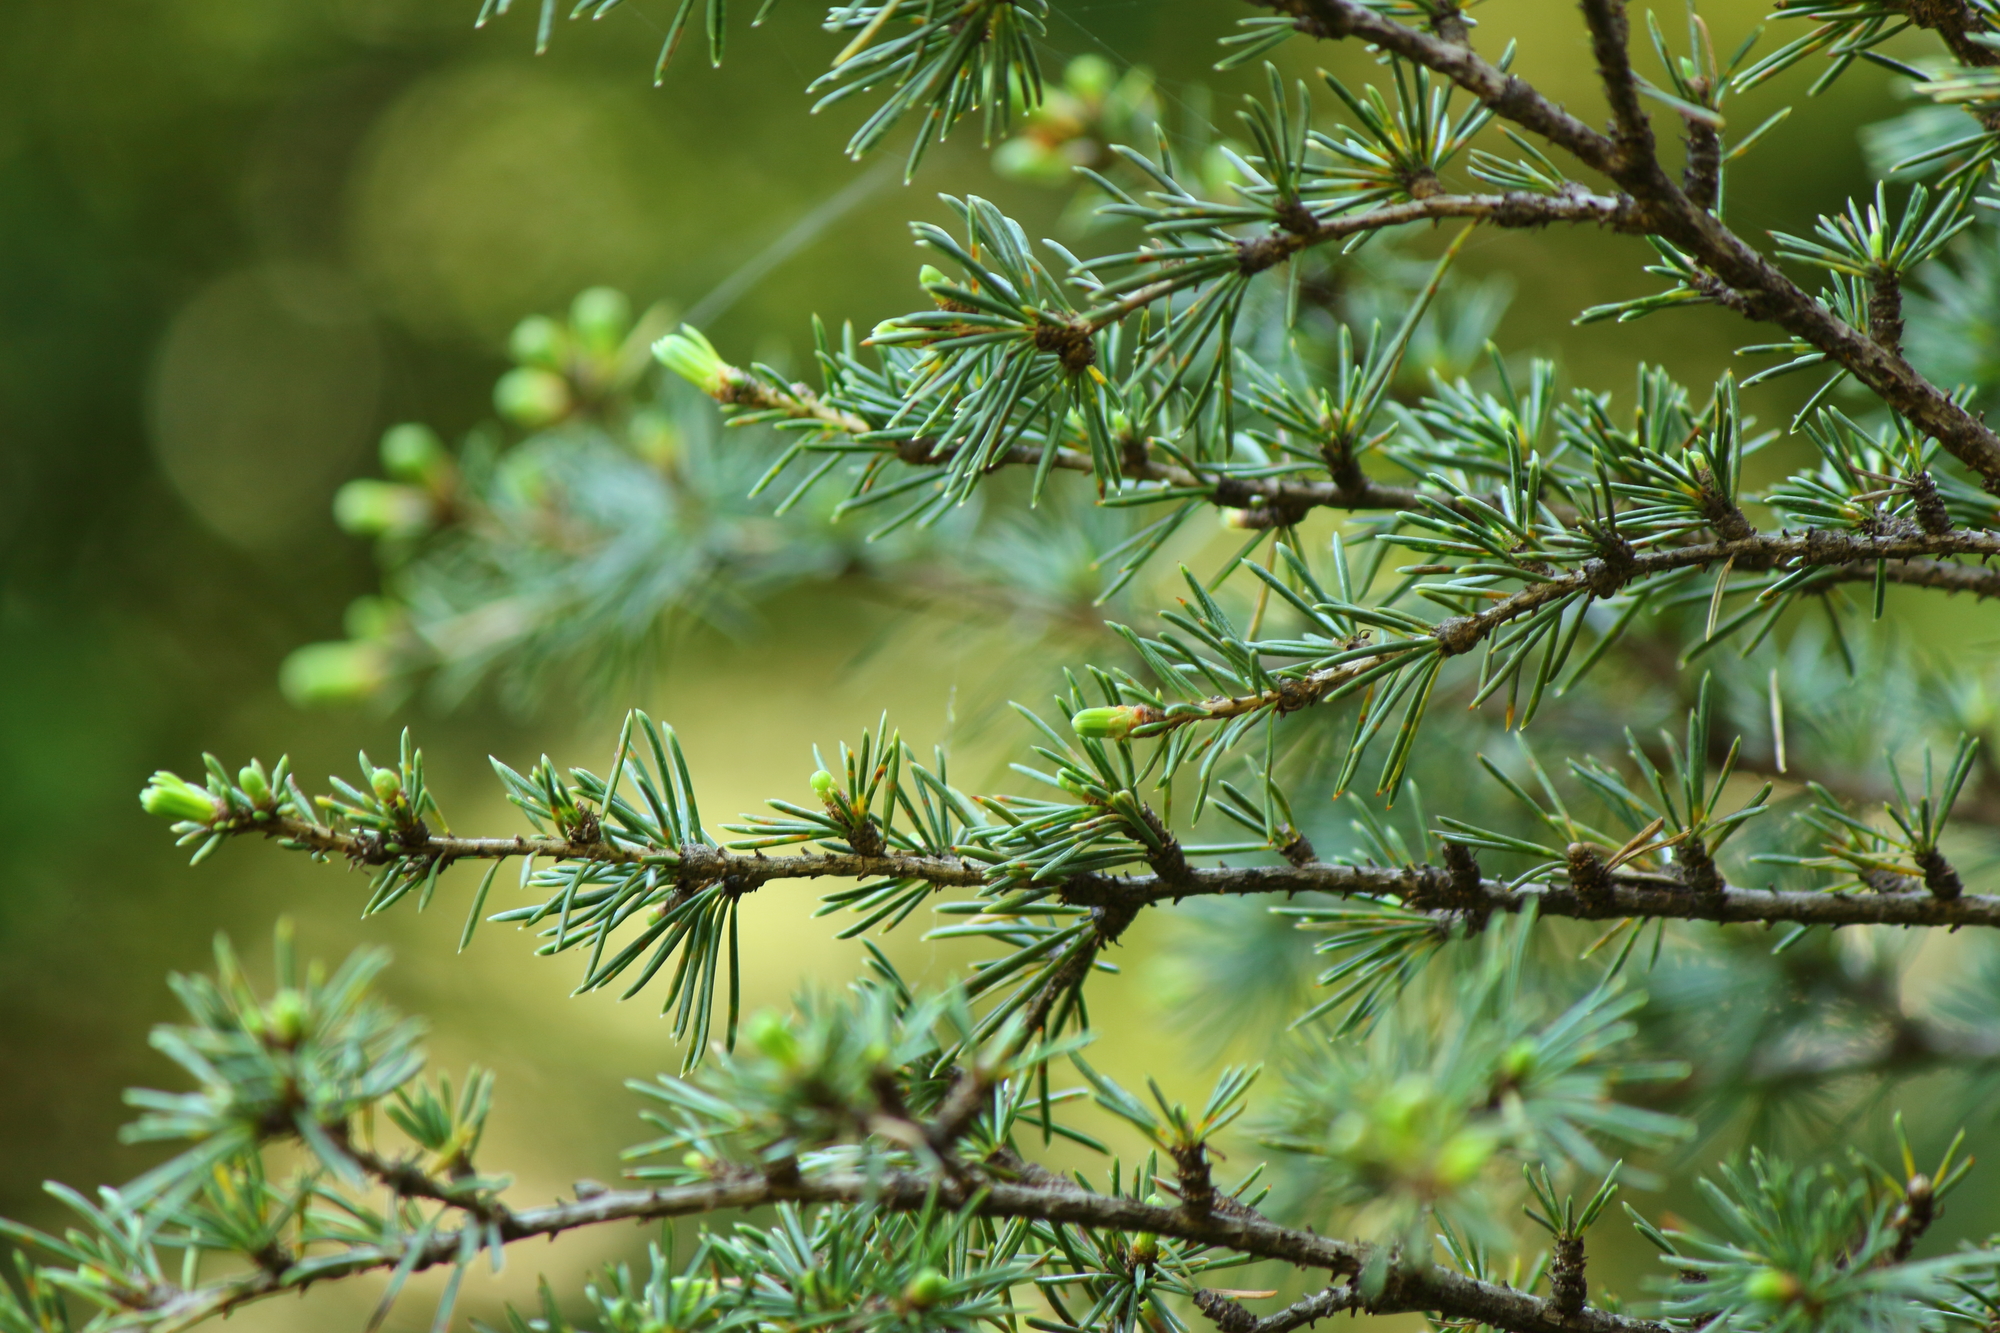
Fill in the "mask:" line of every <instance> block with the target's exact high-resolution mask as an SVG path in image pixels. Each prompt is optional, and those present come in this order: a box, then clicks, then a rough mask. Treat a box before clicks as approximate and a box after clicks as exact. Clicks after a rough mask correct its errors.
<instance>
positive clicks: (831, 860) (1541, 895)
mask: <svg viewBox="0 0 2000 1333" xmlns="http://www.w3.org/2000/svg"><path fill="white" fill-rule="evenodd" d="M232 831H233V832H245V833H247V832H265V833H268V834H269V835H270V836H273V837H282V838H285V839H287V840H289V841H294V842H297V843H299V844H300V845H301V846H308V847H312V848H313V849H315V850H319V851H323V852H328V853H337V854H340V855H343V856H348V857H351V858H352V859H354V860H356V861H357V862H359V863H361V864H386V863H387V862H388V861H390V860H393V859H397V858H399V857H410V856H419V857H421V856H425V855H436V856H438V857H440V858H451V859H466V860H473V859H494V858H501V857H512V856H522V855H528V854H530V852H531V850H532V849H539V850H538V851H535V852H534V854H536V855H540V856H547V857H558V858H560V859H562V860H566V861H582V862H590V861H600V862H603V863H607V864H621V865H629V864H632V863H634V862H635V861H638V860H644V859H652V860H656V861H658V860H662V859H663V858H666V857H671V856H674V855H675V853H673V852H671V851H670V850H667V849H654V850H652V851H649V852H639V851H636V850H634V849H632V848H627V847H617V846H613V845H611V844H608V843H592V844H578V843H570V842H558V841H556V840H553V839H531V838H437V839H434V840H433V841H432V842H430V843H426V844H421V845H419V846H417V847H413V848H399V847H397V846H396V845H394V844H386V845H385V844H383V843H382V842H380V841H379V840H377V839H374V838H371V837H368V836H365V835H363V836H357V835H354V834H351V833H347V832H343V831H336V830H332V829H328V828H325V827H316V826H307V825H304V824H302V823H300V822H299V821H292V820H284V821H277V820H274V821H272V822H271V824H269V825H264V826H246V827H245V828H242V829H240V830H232ZM678 855H679V857H680V858H681V859H680V861H679V865H680V867H681V873H682V874H683V875H684V876H685V877H686V878H685V880H684V881H683V882H684V883H687V884H704V883H726V884H728V885H730V886H731V887H732V888H733V889H735V890H736V891H737V892H750V891H753V890H755V889H757V888H759V887H761V886H762V885H764V884H768V883H772V882H775V881H779V880H789V879H816V878H829V877H831V878H843V879H878V878H879V879H895V880H909V881H914V882H922V883H928V884H932V885H935V886H938V887H941V888H942V887H984V886H987V885H989V884H991V883H992V882H993V881H992V879H991V877H990V874H989V872H988V871H986V870H985V869H984V868H982V867H980V866H979V865H977V864H976V863H972V862H965V861H959V860H956V859H953V858H945V857H935V856H916V855H911V854H908V853H904V852H898V851H890V852H885V853H884V854H882V855H880V856H867V857H864V856H856V855H843V854H840V853H824V854H811V853H808V854H803V855H796V856H768V857H767V856H764V855H761V854H754V855H745V854H742V853H736V852H728V851H721V850H716V849H709V848H695V847H685V848H683V849H682V850H681V851H680V853H678ZM1056 883H1057V885H1059V887H1060V895H1061V897H1062V899H1063V900H1064V901H1066V902H1069V903H1073V904H1077V905H1080V906H1087V907H1092V908H1098V909H1102V911H1103V913H1104V917H1103V919H1102V920H1101V921H1100V923H1099V927H1098V930H1097V932H1096V939H1095V943H1094V944H1093V945H1092V947H1091V948H1090V949H1089V950H1085V951H1081V952H1079V954H1078V955H1077V961H1076V964H1075V966H1074V967H1072V968H1070V969H1067V970H1065V971H1064V972H1062V973H1061V974H1060V976H1059V978H1052V983H1051V985H1050V986H1049V988H1048V992H1049V993H1048V996H1047V999H1046V1002H1039V1001H1038V1003H1042V1011H1043V1012H1046V1011H1047V1008H1048V1006H1049V1005H1053V1004H1054V1003H1055V1001H1056V999H1057V997H1059V995H1060V994H1061V993H1062V992H1063V991H1064V990H1066V989H1067V988H1068V987H1070V986H1073V985H1074V984H1075V983H1076V982H1077V981H1078V980H1080V979H1081V977H1082V976H1083V975H1085V974H1086V973H1087V972H1088V970H1089V965H1090V960H1091V959H1092V958H1093V957H1094V956H1095V951H1096V949H1098V948H1101V947H1102V946H1103V945H1104V944H1108V943H1111V942H1113V941H1115V940H1116V939H1117V938H1118V937H1119V935H1121V934H1122V933H1123V932H1124V929H1125V927H1126V926H1128V925H1130V923H1131V920H1132V916H1133V914H1135V913H1136V912H1137V911H1138V910H1140V909H1141V908H1144V907H1148V906H1152V905H1155V904H1159V903H1168V902H1179V901H1180V900H1182V899H1184V898H1195V897H1213V896H1242V895H1250V894H1297V893H1321V894H1327V895H1331V896H1335V897H1354V896H1370V897H1379V896H1394V897H1397V898H1400V899H1401V900H1402V901H1403V902H1404V904H1405V905H1406V906H1408V907H1410V908H1412V909H1413V910H1419V911H1432V912H1435V913H1436V914H1437V915H1438V916H1439V917H1440V919H1446V918H1449V917H1450V916H1452V915H1453V914H1456V913H1464V912H1471V913H1474V914H1479V915H1484V914H1488V913H1493V912H1518V911H1521V910H1523V909H1525V908H1526V907H1528V906H1529V905H1530V904H1533V905H1535V907H1536V908H1537V910H1538V911H1539V912H1540V913H1541V915H1543V916H1559V917H1576V918H1580V919H1583V920H1593V921H1594V920H1615V919H1618V918H1621V917H1628V916H1629V917H1645V918H1652V917H1665V918H1668V919H1673V920H1688V921H1712V922H1719V923H1730V922H1761V923H1765V924H1774V923H1777V922H1796V923H1799V924H1803V925H1826V926H1853V925H1886V926H1944V927H1949V928H1957V927H1962V926H1988V927H2000V897H1993V896H1986V895H1977V894H1968V895H1965V896H1962V897H1959V898H1955V899H1942V898H1938V897H1936V896H1934V895H1933V894H1931V893H1929V892H1927V891H1924V890H1922V889H1921V888H1913V889H1912V890H1910V891H1908V892H1902V893H1871V894H1851V893H1819V892H1809V891H1777V890H1770V889H1756V888H1746V887H1743V886H1740V885H1730V884H1725V885H1722V886H1721V888H1720V889H1719V891H1718V892H1716V893H1713V894H1695V893H1691V892H1690V891H1689V890H1688V889H1687V888H1686V887H1685V886H1684V885H1683V884H1681V882H1680V881H1679V880H1677V879H1675V878H1673V877H1672V876H1668V875H1658V874H1643V873H1638V872H1632V871H1619V872H1616V873H1613V874H1611V875H1610V878H1609V882H1608V887H1607V888H1605V889H1604V890H1603V891H1602V892H1593V891H1589V890H1586V889H1582V888H1578V887H1573V886H1568V885H1563V884H1557V883H1550V884H1547V885H1544V886H1542V887H1540V888H1514V887H1509V886H1508V884H1507V883H1506V882H1505V881H1501V880H1494V879H1481V880H1479V881H1478V887H1477V890H1476V893H1475V894H1474V895H1470V896H1468V895H1467V894H1466V893H1465V892H1464V889H1463V886H1462V885H1460V884H1459V882H1458V877H1455V876H1454V875H1453V873H1452V872H1451V871H1450V870H1447V869H1444V868H1441V867H1436V866H1418V867H1399V866H1380V865H1353V866H1348V865H1327V864H1323V863H1309V864H1305V865H1284V866H1257V867H1241V868H1237V867H1222V868H1201V867H1190V868H1189V869H1188V870H1187V871H1186V872H1185V874H1175V875H1171V876H1162V875H1159V874H1150V875H1134V876H1113V875H1102V874H1086V875H1076V876H1069V877H1064V878H1060V879H1058V880H1057V881H1056Z"/></svg>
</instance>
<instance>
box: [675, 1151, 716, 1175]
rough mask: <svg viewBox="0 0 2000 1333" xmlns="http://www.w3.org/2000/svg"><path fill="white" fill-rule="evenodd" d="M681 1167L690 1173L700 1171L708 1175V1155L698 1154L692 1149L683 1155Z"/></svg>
mask: <svg viewBox="0 0 2000 1333" xmlns="http://www.w3.org/2000/svg"><path fill="white" fill-rule="evenodd" d="M681 1165H682V1166H684V1167H686V1168H687V1169H688V1170H690V1171H700V1172H702V1173H703V1174H706V1173H707V1171H708V1168H709V1165H710V1164H709V1160H708V1156H707V1154H705V1153H700V1152H696V1151H695V1150H694V1149H693V1148H690V1149H688V1150H687V1151H686V1152H685V1153H682V1154H681Z"/></svg>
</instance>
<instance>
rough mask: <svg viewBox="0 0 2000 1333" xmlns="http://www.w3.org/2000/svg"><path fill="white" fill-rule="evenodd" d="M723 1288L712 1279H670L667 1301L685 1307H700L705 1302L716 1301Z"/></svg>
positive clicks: (668, 1280)
mask: <svg viewBox="0 0 2000 1333" xmlns="http://www.w3.org/2000/svg"><path fill="white" fill-rule="evenodd" d="M721 1290H722V1288H721V1287H720V1286H719V1285H718V1284H717V1283H716V1280H715V1279H714V1278H712V1277H670V1278H668V1279H667V1299H669V1300H671V1301H676V1302H681V1303H683V1304H685V1305H699V1304H700V1303H701V1302H703V1301H709V1300H714V1299H715V1297H716V1295H717V1294H718V1293H720V1292H721Z"/></svg>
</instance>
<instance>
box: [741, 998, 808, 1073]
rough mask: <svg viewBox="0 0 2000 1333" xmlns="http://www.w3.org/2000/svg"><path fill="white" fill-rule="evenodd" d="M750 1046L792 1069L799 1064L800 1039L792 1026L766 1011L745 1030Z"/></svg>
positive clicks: (756, 1017)
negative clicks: (794, 1033) (793, 1031)
mask: <svg viewBox="0 0 2000 1333" xmlns="http://www.w3.org/2000/svg"><path fill="white" fill-rule="evenodd" d="M743 1035H744V1036H746V1037H748V1038H749V1039H750V1044H751V1045H752V1046H755V1047H756V1048H757V1049H758V1050H760V1051H762V1052H763V1053H764V1054H765V1055H766V1056H768V1057H770V1058H771V1059H772V1060H775V1061H776V1062H777V1063H779V1064H781V1065H784V1066H786V1067H787V1068H790V1067H791V1066H793V1065H796V1064H798V1062H799V1039H798V1038H797V1037H795V1036H793V1035H792V1029H791V1025H790V1024H788V1023H786V1022H785V1020H784V1019H783V1018H782V1017H780V1016H779V1015H777V1014H774V1013H772V1012H771V1011H770V1010H768V1009H766V1010H764V1011H763V1012H762V1013H759V1014H757V1015H756V1016H755V1017H753V1018H752V1019H751V1020H750V1022H749V1023H748V1024H747V1025H746V1027H745V1029H744V1033H743Z"/></svg>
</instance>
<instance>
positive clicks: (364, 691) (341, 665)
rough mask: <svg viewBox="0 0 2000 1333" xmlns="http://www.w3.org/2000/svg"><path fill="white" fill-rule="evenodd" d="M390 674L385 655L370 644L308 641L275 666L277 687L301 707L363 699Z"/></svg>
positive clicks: (380, 647)
mask: <svg viewBox="0 0 2000 1333" xmlns="http://www.w3.org/2000/svg"><path fill="white" fill-rule="evenodd" d="M393 675H394V671H393V670H392V668H391V665H390V661H389V654H388V653H387V651H385V650H384V649H383V648H382V646H381V645H380V644H374V643H309V644H307V645H306V646H305V647H303V648H299V649H295V650H294V651H293V653H292V655H291V656H290V657H287V658H286V659H285V664H284V665H283V666H282V667H280V668H279V669H278V688H279V689H281V690H283V691H284V693H285V697H286V698H287V699H290V700H291V701H292V702H293V703H295V704H299V705H302V706H311V705H314V704H345V703H354V702H356V701H357V700H361V699H366V698H368V697H369V696H370V695H372V694H374V693H375V692H376V691H378V690H380V689H381V688H382V687H383V686H385V685H387V684H388V683H389V680H390V678H391V677H392V676H393Z"/></svg>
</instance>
